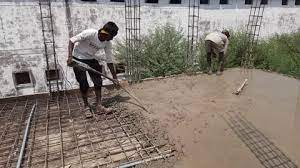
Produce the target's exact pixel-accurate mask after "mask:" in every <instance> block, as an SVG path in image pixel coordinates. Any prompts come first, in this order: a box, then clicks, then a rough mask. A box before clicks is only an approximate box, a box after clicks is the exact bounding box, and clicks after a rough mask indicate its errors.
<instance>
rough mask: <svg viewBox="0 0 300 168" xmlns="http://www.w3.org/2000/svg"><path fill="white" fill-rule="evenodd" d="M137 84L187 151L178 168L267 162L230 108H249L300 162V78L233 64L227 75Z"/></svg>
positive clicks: (255, 119) (244, 110)
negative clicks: (239, 130)
mask: <svg viewBox="0 0 300 168" xmlns="http://www.w3.org/2000/svg"><path fill="white" fill-rule="evenodd" d="M245 78H248V79H249V84H248V85H247V86H246V88H245V90H244V91H243V92H242V94H241V95H239V96H236V95H233V94H232V92H233V91H235V90H236V89H237V88H238V87H239V85H240V84H241V83H242V82H243V80H244V79H245ZM131 89H132V90H133V92H134V93H135V94H136V96H137V97H139V98H140V99H141V100H142V102H143V103H144V104H145V105H146V106H147V107H148V108H149V110H150V111H151V112H152V114H149V117H151V118H153V119H158V120H159V121H160V122H161V126H162V127H163V128H165V129H166V130H167V132H168V134H169V136H170V138H171V139H173V141H174V143H175V144H176V146H177V149H178V151H179V152H181V151H182V152H183V153H184V155H183V157H182V158H181V160H179V161H178V162H177V163H176V167H178V168H181V167H182V168H185V167H188V168H199V167H222V168H225V167H228V168H240V167H248V168H253V167H255V168H259V167H264V166H263V165H262V164H261V163H260V162H259V160H258V159H257V158H256V157H255V155H254V154H253V153H252V152H251V151H250V150H249V148H248V147H247V146H246V145H245V144H244V143H243V142H242V141H241V139H239V138H238V136H237V135H236V134H235V133H234V132H233V131H232V130H231V129H230V127H229V126H228V125H227V123H226V122H225V121H224V119H223V118H222V117H221V116H222V115H223V114H224V113H225V112H229V111H230V112H240V113H241V114H243V115H244V116H245V117H246V118H247V120H249V121H250V122H251V123H252V124H253V125H254V126H255V127H256V128H257V129H258V130H259V131H261V132H262V133H263V134H264V135H265V136H266V137H267V138H268V139H269V140H270V141H272V142H274V144H275V145H276V146H277V147H278V148H279V149H280V150H281V151H282V152H283V153H285V154H286V155H287V156H288V157H289V158H290V159H291V160H292V161H293V162H294V163H295V164H297V165H299V164H300V131H299V130H300V102H299V101H300V100H299V99H300V98H299V96H300V82H299V80H296V79H293V78H289V77H285V76H282V75H278V74H275V73H268V72H263V71H260V70H251V71H250V70H248V71H244V70H240V69H230V70H227V71H225V72H224V74H223V75H222V76H216V75H212V76H209V75H206V74H200V75H196V76H184V75H181V76H178V77H173V78H167V79H162V80H152V81H144V82H143V83H140V84H137V85H134V86H132V88H131ZM132 101H133V100H132ZM130 108H136V107H133V106H130Z"/></svg>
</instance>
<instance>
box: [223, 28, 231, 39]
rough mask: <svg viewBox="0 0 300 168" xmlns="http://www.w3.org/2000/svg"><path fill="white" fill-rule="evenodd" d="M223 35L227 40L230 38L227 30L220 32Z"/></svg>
mask: <svg viewBox="0 0 300 168" xmlns="http://www.w3.org/2000/svg"><path fill="white" fill-rule="evenodd" d="M222 33H223V34H225V35H226V36H227V38H229V37H230V34H229V31H228V30H223V31H222Z"/></svg>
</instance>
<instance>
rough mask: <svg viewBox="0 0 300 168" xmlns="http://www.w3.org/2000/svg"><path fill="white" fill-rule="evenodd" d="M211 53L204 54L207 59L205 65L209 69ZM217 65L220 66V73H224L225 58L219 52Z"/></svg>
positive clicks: (222, 53)
mask: <svg viewBox="0 0 300 168" xmlns="http://www.w3.org/2000/svg"><path fill="white" fill-rule="evenodd" d="M212 54H213V53H211V52H209V53H206V59H207V64H208V68H211V57H212ZM218 63H219V64H221V65H220V69H219V70H220V71H224V65H225V56H224V52H220V53H219V59H218Z"/></svg>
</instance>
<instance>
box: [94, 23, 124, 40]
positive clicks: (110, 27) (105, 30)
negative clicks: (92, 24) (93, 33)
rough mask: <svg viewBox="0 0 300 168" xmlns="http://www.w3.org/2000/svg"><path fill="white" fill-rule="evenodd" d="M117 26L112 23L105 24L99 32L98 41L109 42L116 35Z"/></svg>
mask: <svg viewBox="0 0 300 168" xmlns="http://www.w3.org/2000/svg"><path fill="white" fill-rule="evenodd" d="M118 30H119V28H118V26H117V25H116V24H115V23H114V22H107V23H106V24H105V25H104V26H103V27H102V28H101V29H100V30H99V33H98V35H99V39H100V41H110V40H112V39H113V38H114V37H115V36H116V35H117V34H118Z"/></svg>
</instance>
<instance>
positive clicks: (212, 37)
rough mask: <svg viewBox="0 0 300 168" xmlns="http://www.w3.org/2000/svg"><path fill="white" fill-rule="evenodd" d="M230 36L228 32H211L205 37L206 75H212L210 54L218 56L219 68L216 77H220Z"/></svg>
mask: <svg viewBox="0 0 300 168" xmlns="http://www.w3.org/2000/svg"><path fill="white" fill-rule="evenodd" d="M229 37H230V34H229V32H228V30H223V31H222V32H212V33H210V34H208V35H207V36H206V37H205V48H206V58H207V64H208V74H210V75H211V74H212V67H211V58H212V54H216V55H218V56H219V60H218V62H219V67H218V70H217V75H221V74H222V73H223V71H224V66H225V60H226V53H227V48H228V44H229V40H228V39H229Z"/></svg>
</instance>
